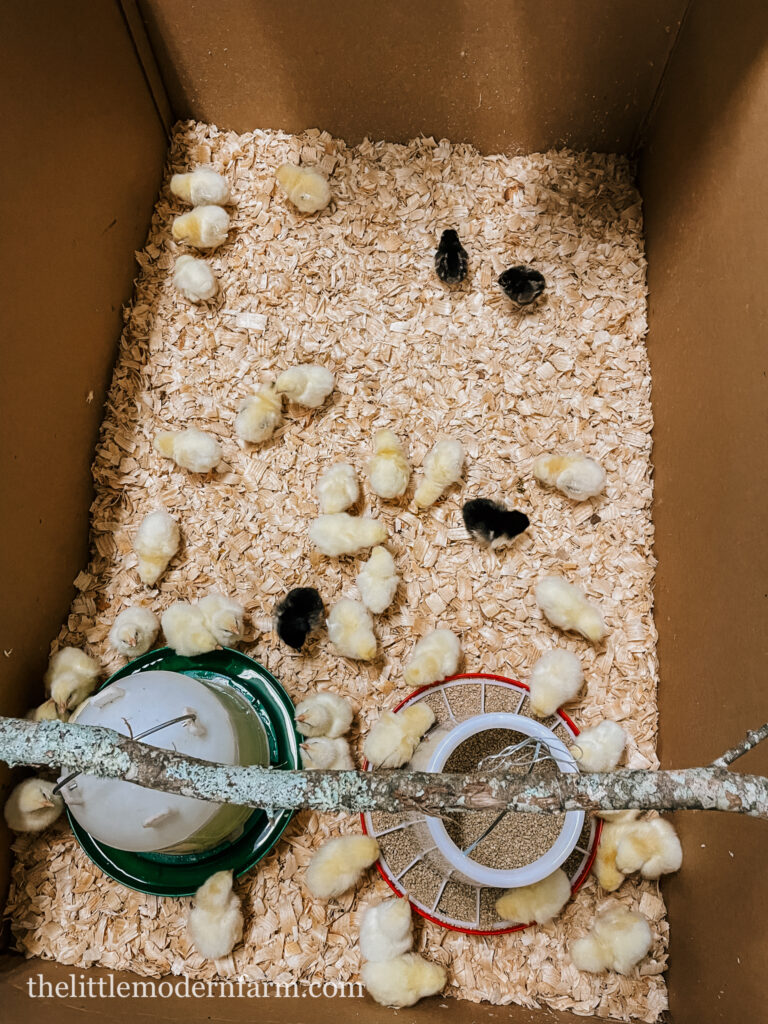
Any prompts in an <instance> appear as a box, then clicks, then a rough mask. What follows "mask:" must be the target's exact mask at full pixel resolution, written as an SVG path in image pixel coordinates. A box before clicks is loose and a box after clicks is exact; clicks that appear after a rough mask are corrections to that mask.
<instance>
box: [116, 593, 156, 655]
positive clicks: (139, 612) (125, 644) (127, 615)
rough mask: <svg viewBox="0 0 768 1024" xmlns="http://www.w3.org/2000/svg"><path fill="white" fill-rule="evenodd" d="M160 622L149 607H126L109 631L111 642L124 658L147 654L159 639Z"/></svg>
mask: <svg viewBox="0 0 768 1024" xmlns="http://www.w3.org/2000/svg"><path fill="white" fill-rule="evenodd" d="M159 631H160V623H159V621H158V618H157V616H156V615H155V613H154V612H153V611H150V609H149V608H141V607H139V606H138V605H134V606H131V607H130V608H124V609H123V611H121V612H120V614H119V615H118V616H117V618H116V619H115V621H114V624H113V626H112V629H110V631H109V642H110V644H111V645H112V646H113V647H114V649H115V650H116V651H117V653H118V654H122V656H123V657H124V658H138V657H139V655H140V654H146V653H147V651H148V650H149V649H150V648H151V646H152V644H153V643H154V642H155V640H156V639H157V634H158V632H159Z"/></svg>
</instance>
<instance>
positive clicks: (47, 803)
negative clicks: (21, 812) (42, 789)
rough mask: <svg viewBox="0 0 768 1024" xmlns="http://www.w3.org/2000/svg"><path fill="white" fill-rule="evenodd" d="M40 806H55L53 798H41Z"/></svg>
mask: <svg viewBox="0 0 768 1024" xmlns="http://www.w3.org/2000/svg"><path fill="white" fill-rule="evenodd" d="M40 806H41V807H53V806H54V803H53V800H41V801H40Z"/></svg>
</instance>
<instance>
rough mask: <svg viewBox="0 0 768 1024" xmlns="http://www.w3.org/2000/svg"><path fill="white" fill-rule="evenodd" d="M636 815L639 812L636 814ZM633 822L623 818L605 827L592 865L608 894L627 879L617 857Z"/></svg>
mask: <svg viewBox="0 0 768 1024" xmlns="http://www.w3.org/2000/svg"><path fill="white" fill-rule="evenodd" d="M636 814H637V812H635V815H636ZM633 822H634V819H633V818H631V817H621V818H615V819H613V820H612V821H607V822H606V823H605V825H604V826H603V832H602V835H601V836H600V842H599V844H598V847H597V855H596V856H595V861H594V864H593V865H592V873H593V874H594V876H595V878H596V879H597V881H598V882H599V884H600V888H601V889H605V891H606V892H615V891H616V890H617V889H618V888H619V886H620V885H621V883H622V882H623V881H624V879H625V878H626V875H625V874H624V873H623V872H622V871H619V869H618V867H617V866H616V856H617V854H618V852H619V842H620V841H621V840H622V839H623V837H624V836H625V835H626V832H627V829H628V828H629V827H630V826H631V825H632V824H633Z"/></svg>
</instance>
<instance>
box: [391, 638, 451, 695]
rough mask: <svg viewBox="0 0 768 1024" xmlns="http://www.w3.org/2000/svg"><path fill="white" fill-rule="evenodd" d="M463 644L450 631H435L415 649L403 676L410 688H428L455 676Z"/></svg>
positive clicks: (420, 641)
mask: <svg viewBox="0 0 768 1024" xmlns="http://www.w3.org/2000/svg"><path fill="white" fill-rule="evenodd" d="M460 655H461V644H460V643H459V638H458V637H457V636H455V635H454V634H453V633H452V632H451V631H450V629H433V630H432V632H431V633H427V635H426V636H424V637H422V638H421V640H419V642H418V643H417V644H416V646H415V647H414V648H413V652H412V654H411V657H410V660H409V661H408V664H407V665H406V666H405V671H404V672H403V676H404V678H405V681H406V683H408V685H409V686H426V685H427V684H428V683H436V682H438V680H440V679H445V678H446V677H447V676H452V675H454V674H455V672H456V669H457V668H458V667H459V657H460Z"/></svg>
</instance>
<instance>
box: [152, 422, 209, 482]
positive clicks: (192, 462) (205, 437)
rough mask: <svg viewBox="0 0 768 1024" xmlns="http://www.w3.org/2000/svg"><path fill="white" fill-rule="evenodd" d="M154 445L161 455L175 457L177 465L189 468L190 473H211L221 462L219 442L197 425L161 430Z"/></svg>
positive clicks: (169, 457) (168, 457)
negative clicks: (181, 428)
mask: <svg viewBox="0 0 768 1024" xmlns="http://www.w3.org/2000/svg"><path fill="white" fill-rule="evenodd" d="M153 447H154V449H155V451H156V452H159V453H160V455H164V456H165V457H166V458H167V459H173V461H174V462H175V463H176V465H177V466H181V468H182V469H188V470H189V471H190V473H210V472H211V470H212V469H215V468H216V467H217V466H218V464H219V463H220V462H221V454H222V453H221V445H220V444H219V442H218V441H217V440H216V438H215V437H212V436H211V435H210V434H206V433H205V432H204V431H202V430H198V429H197V427H188V428H187V429H186V430H161V431H160V432H159V433H157V434H155V440H154V441H153Z"/></svg>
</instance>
